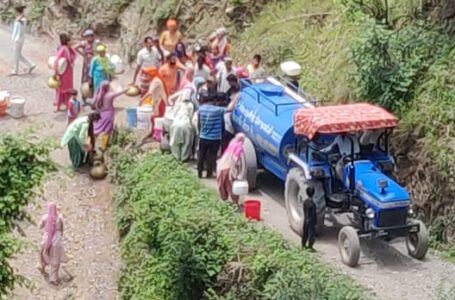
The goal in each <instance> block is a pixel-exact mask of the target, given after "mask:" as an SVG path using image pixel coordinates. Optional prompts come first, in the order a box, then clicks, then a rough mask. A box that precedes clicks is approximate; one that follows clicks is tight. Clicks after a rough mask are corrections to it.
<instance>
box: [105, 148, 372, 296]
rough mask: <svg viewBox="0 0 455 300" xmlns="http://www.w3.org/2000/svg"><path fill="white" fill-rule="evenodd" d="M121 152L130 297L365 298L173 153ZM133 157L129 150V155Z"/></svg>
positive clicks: (119, 200) (121, 212)
mask: <svg viewBox="0 0 455 300" xmlns="http://www.w3.org/2000/svg"><path fill="white" fill-rule="evenodd" d="M131 151H136V150H133V148H131V149H130V150H127V151H126V152H123V153H121V152H117V153H116V154H115V155H114V157H113V158H112V159H113V162H112V165H111V171H112V172H113V173H114V174H121V176H117V177H115V178H113V179H114V180H115V182H116V184H117V185H118V189H117V191H116V194H115V205H116V211H117V213H116V218H117V222H118V226H119V228H120V231H121V236H122V242H121V255H122V258H123V261H124V264H125V268H124V271H123V273H122V276H121V280H120V291H121V295H122V298H123V299H160V300H163V299H164V300H165V299H188V300H191V299H365V295H364V293H363V291H361V290H360V289H359V287H357V286H355V285H353V283H352V282H351V281H350V280H348V279H347V278H345V277H343V276H341V275H339V274H336V273H334V272H333V270H331V269H329V268H328V267H326V266H324V265H322V264H321V263H319V262H317V260H316V258H315V257H314V256H313V255H311V254H308V253H306V252H302V251H300V250H299V249H296V248H293V247H290V246H289V245H287V244H286V243H285V242H283V240H282V239H281V238H280V237H279V236H278V235H277V234H275V233H273V232H272V231H271V230H270V229H266V228H264V227H263V226H261V225H260V224H255V223H251V222H247V221H245V220H244V219H243V218H242V217H240V216H239V215H238V214H237V213H236V212H235V210H234V208H233V207H231V206H230V205H229V204H227V203H224V202H222V201H220V200H219V198H218V196H217V195H216V194H214V193H213V192H211V191H208V190H207V189H205V188H203V187H201V185H200V184H199V182H198V180H197V179H196V178H195V177H194V176H193V175H192V174H191V173H190V172H189V171H188V170H187V169H186V168H185V166H184V165H182V164H180V163H179V162H176V161H175V160H173V159H172V157H170V156H166V155H161V154H158V153H151V154H148V155H146V156H143V155H142V154H138V153H136V154H135V157H136V161H135V162H132V161H131V160H130V157H131V156H132V153H131ZM126 157H128V158H126Z"/></svg>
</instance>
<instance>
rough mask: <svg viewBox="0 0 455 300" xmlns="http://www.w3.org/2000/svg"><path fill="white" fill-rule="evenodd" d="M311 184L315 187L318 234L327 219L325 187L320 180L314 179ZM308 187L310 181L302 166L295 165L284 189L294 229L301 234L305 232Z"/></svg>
mask: <svg viewBox="0 0 455 300" xmlns="http://www.w3.org/2000/svg"><path fill="white" fill-rule="evenodd" d="M311 184H312V186H313V187H314V189H315V193H314V196H313V200H314V202H315V204H316V210H317V224H316V234H317V235H320V234H321V233H322V230H323V228H324V221H325V208H326V204H325V193H324V187H323V185H322V182H320V181H312V183H311ZM307 187H308V181H307V179H306V178H305V175H304V173H303V170H302V169H301V168H299V167H295V168H292V169H291V170H289V172H288V175H287V177H286V184H285V191H284V198H285V204H286V212H287V215H288V221H289V224H290V226H291V228H292V230H294V231H295V232H296V233H297V234H299V235H302V234H303V223H304V214H303V202H304V201H305V200H306V199H307V198H308V196H307V194H306V189H307Z"/></svg>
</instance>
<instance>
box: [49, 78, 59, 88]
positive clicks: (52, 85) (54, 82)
mask: <svg viewBox="0 0 455 300" xmlns="http://www.w3.org/2000/svg"><path fill="white" fill-rule="evenodd" d="M60 84H61V82H60V80H57V79H55V78H54V76H51V77H49V79H48V80H47V86H48V87H49V88H51V89H54V90H56V89H58V88H59V87H60Z"/></svg>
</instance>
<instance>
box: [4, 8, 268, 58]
mask: <svg viewBox="0 0 455 300" xmlns="http://www.w3.org/2000/svg"><path fill="white" fill-rule="evenodd" d="M266 2H273V1H266V0H204V1H201V0H132V1H131V0H110V1H93V0H33V1H27V5H28V16H29V19H30V21H31V23H32V30H33V32H35V33H40V34H46V35H49V36H51V37H56V36H57V35H58V33H59V32H62V31H64V32H70V33H72V34H75V35H78V34H80V33H81V31H82V30H83V29H84V28H87V27H89V26H90V27H92V28H94V29H96V32H97V33H98V34H99V35H100V36H103V37H104V38H113V39H116V40H117V41H118V44H119V45H121V46H122V47H121V49H122V54H123V55H124V56H125V57H129V58H130V57H132V56H133V55H134V53H135V52H136V48H137V47H138V46H139V44H141V41H142V38H143V37H144V36H145V35H147V34H152V33H156V32H158V31H160V30H161V29H162V27H163V25H164V22H165V20H166V19H167V18H168V17H170V16H172V17H176V18H178V19H179V20H180V22H181V30H182V31H183V32H184V33H185V34H186V36H187V38H188V39H190V40H191V39H194V38H195V37H196V34H197V35H200V36H207V35H208V34H209V32H210V31H211V30H213V29H215V28H216V27H217V26H226V27H228V28H230V29H231V30H232V31H235V29H241V28H243V27H244V26H247V25H248V24H250V23H251V22H252V20H253V16H254V15H255V14H256V13H257V12H258V11H259V10H260V8H261V7H263V5H264V3H266ZM15 3H16V1H12V0H6V1H5V0H4V1H1V2H0V18H1V20H2V21H3V22H9V21H11V18H12V16H13V7H14V6H13V5H15Z"/></svg>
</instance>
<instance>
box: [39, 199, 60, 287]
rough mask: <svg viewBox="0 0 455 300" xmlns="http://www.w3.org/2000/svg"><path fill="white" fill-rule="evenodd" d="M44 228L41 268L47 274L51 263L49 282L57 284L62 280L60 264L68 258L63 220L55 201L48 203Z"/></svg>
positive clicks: (41, 226)
mask: <svg viewBox="0 0 455 300" xmlns="http://www.w3.org/2000/svg"><path fill="white" fill-rule="evenodd" d="M44 228H45V232H44V234H43V240H42V242H41V249H40V268H39V269H40V271H41V273H43V274H45V272H46V266H47V265H50V267H51V270H50V274H49V282H50V283H51V284H54V285H56V284H58V283H59V280H60V279H59V276H58V272H59V269H60V264H61V263H62V262H63V261H65V260H66V256H65V250H64V248H63V220H62V218H61V217H60V216H59V215H58V214H57V205H56V204H55V203H54V202H50V203H49V204H48V206H47V214H46V215H44V216H43V218H42V219H41V224H40V229H44Z"/></svg>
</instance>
